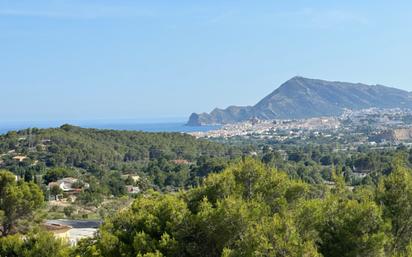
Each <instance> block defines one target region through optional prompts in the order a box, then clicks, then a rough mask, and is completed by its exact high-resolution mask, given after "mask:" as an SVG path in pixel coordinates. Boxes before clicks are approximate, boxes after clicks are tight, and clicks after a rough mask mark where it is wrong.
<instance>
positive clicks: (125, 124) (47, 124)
mask: <svg viewBox="0 0 412 257" xmlns="http://www.w3.org/2000/svg"><path fill="white" fill-rule="evenodd" d="M63 124H70V125H74V126H79V127H82V128H95V129H113V130H129V131H145V132H182V133H189V132H206V131H211V130H216V129H219V128H220V127H221V126H219V125H211V126H186V125H185V122H182V121H173V122H171V121H168V122H139V121H107V122H106V121H69V122H61V121H43V122H39V121H36V122H0V134H5V133H7V132H9V131H16V130H21V129H27V128H57V127H60V126H61V125H63Z"/></svg>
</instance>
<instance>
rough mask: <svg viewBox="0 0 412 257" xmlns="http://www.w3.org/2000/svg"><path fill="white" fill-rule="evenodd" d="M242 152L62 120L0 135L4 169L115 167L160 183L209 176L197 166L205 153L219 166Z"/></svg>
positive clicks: (97, 170)
mask: <svg viewBox="0 0 412 257" xmlns="http://www.w3.org/2000/svg"><path fill="white" fill-rule="evenodd" d="M241 155H242V150H241V149H240V148H235V147H230V146H226V145H222V144H219V143H214V142H210V141H206V140H198V139H196V138H194V137H192V136H190V135H187V134H182V133H148V132H140V131H116V130H98V129H84V128H80V127H75V126H71V125H63V126H62V127H60V128H51V129H27V130H21V131H12V132H9V133H7V134H5V135H1V136H0V169H7V170H10V171H12V172H14V173H15V174H17V175H20V176H27V175H29V176H33V175H44V174H45V173H46V172H47V171H48V170H49V169H53V168H56V167H67V168H72V169H76V170H79V171H81V173H84V174H93V175H95V176H97V177H99V178H102V177H104V176H110V174H113V173H114V172H116V173H120V174H138V175H140V176H145V177H147V178H148V179H149V181H150V184H153V185H155V186H157V187H160V188H163V187H166V186H171V187H182V186H184V185H186V184H188V183H191V182H190V180H191V179H193V178H196V177H198V176H204V175H206V174H207V173H208V172H209V170H202V168H199V167H201V166H202V161H203V160H204V159H205V158H207V159H208V160H217V161H216V162H217V164H218V165H220V163H225V162H226V161H227V160H229V159H232V158H236V157H239V156H241ZM210 170H213V168H211V169H210ZM198 173H199V174H200V173H202V175H199V174H198ZM111 179H112V178H110V179H108V180H111Z"/></svg>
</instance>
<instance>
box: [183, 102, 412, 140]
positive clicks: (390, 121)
mask: <svg viewBox="0 0 412 257" xmlns="http://www.w3.org/2000/svg"><path fill="white" fill-rule="evenodd" d="M190 134H191V135H193V136H195V137H197V138H209V139H230V138H235V137H240V138H243V139H254V140H266V141H268V140H270V141H272V142H277V143H282V142H287V141H290V140H293V141H294V142H296V143H298V142H301V143H305V142H306V143H309V142H312V143H316V142H318V143H325V141H326V143H328V142H329V143H330V142H335V143H339V144H340V145H344V146H357V145H364V144H367V145H372V146H373V145H376V146H388V145H398V144H401V143H402V144H406V145H408V144H411V143H412V110H410V109H400V108H393V109H382V108H369V109H362V110H356V111H352V110H348V109H347V110H344V112H343V113H342V114H341V115H340V116H331V117H317V118H308V119H284V120H282V119H279V120H277V119H275V120H259V119H256V118H253V119H251V120H248V121H246V122H240V123H233V124H226V125H224V126H223V127H221V128H220V129H217V130H212V131H207V132H192V133H190Z"/></svg>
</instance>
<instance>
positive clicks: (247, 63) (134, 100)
mask: <svg viewBox="0 0 412 257" xmlns="http://www.w3.org/2000/svg"><path fill="white" fill-rule="evenodd" d="M411 13H412V3H411V2H410V1H391V2H389V1H379V0H378V1H376V0H375V1H366V0H365V1H353V0H352V1H351V0H348V1H313V0H312V1H275V0H271V1H258V0H256V1H242V0H237V1H226V0H219V1H214V0H208V1H195V0H192V1H179V0H176V1H167V0H164V1H156V0H151V1H136V0H133V1H126V0H111V1H108V0H93V1H92V0H36V1H33V0H10V1H5V0H0V71H1V72H0V89H1V95H2V97H1V100H0V120H1V121H13V120H14V121H25V120H29V121H36V120H70V119H71V120H76V119H77V120H78V119H83V120H87V119H89V120H90V119H137V120H139V119H140V120H150V119H164V118H169V119H173V118H175V117H187V116H188V115H189V114H190V113H191V112H193V111H195V112H202V111H208V112H209V111H211V110H212V109H213V108H214V107H226V106H228V105H232V104H234V105H252V104H254V103H256V102H257V101H258V100H259V99H260V98H262V97H264V96H265V95H266V94H268V93H270V92H271V91H273V90H274V89H276V88H277V87H278V86H279V85H280V84H281V83H282V82H284V81H286V80H287V79H289V78H291V77H293V76H295V75H301V76H306V77H313V78H322V79H328V80H341V81H349V82H364V83H368V84H377V83H379V84H384V85H389V86H394V87H399V88H403V89H407V90H412V72H411V70H410V68H411V67H412V63H411V62H412V47H411V46H412V15H410V14H411Z"/></svg>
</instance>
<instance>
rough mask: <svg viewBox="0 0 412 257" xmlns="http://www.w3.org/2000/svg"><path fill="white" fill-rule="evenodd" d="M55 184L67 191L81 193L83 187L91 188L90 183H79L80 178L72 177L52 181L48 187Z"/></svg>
mask: <svg viewBox="0 0 412 257" xmlns="http://www.w3.org/2000/svg"><path fill="white" fill-rule="evenodd" d="M55 185H57V186H58V187H60V189H61V190H62V191H63V192H65V193H79V192H81V191H82V190H83V189H87V188H89V184H88V183H82V184H79V180H78V179H77V178H71V177H67V178H63V179H60V180H58V181H56V182H50V183H49V185H48V187H49V189H50V188H52V187H53V186H55ZM79 185H81V186H79Z"/></svg>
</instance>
